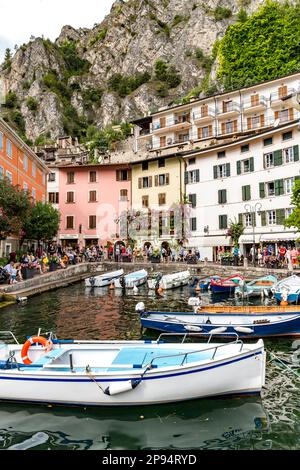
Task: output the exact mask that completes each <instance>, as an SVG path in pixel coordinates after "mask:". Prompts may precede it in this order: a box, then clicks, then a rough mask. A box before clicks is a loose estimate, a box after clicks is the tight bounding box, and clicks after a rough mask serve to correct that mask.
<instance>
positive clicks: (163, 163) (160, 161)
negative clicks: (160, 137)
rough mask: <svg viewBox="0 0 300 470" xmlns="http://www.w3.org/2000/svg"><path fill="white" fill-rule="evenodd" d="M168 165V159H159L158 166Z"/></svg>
mask: <svg viewBox="0 0 300 470" xmlns="http://www.w3.org/2000/svg"><path fill="white" fill-rule="evenodd" d="M165 166H166V161H165V159H164V158H160V159H159V160H158V168H164V167H165Z"/></svg>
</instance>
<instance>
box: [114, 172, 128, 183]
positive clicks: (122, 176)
mask: <svg viewBox="0 0 300 470" xmlns="http://www.w3.org/2000/svg"><path fill="white" fill-rule="evenodd" d="M117 181H129V170H117Z"/></svg>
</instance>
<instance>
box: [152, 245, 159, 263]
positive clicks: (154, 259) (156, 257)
mask: <svg viewBox="0 0 300 470" xmlns="http://www.w3.org/2000/svg"><path fill="white" fill-rule="evenodd" d="M160 260H161V253H160V250H159V248H154V250H153V251H152V253H151V256H150V261H151V263H160Z"/></svg>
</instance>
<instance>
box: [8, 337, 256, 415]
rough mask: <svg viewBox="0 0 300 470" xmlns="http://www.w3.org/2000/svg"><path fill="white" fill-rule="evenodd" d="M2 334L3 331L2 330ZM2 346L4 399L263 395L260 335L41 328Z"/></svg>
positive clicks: (105, 401) (102, 401)
mask: <svg viewBox="0 0 300 470" xmlns="http://www.w3.org/2000/svg"><path fill="white" fill-rule="evenodd" d="M2 333H3V332H2ZM11 335H12V336H13V338H14V340H15V342H14V343H9V344H6V343H1V345H0V400H7V401H18V402H35V403H56V404H66V405H93V406H97V405H99V406H111V405H125V406H129V405H142V404H159V403H168V402H178V401H185V400H190V399H195V398H201V397H213V396H219V395H236V394H239V395H240V394H243V393H247V394H249V393H252V394H259V393H260V392H261V389H262V386H263V385H264V381H265V351H264V343H263V341H262V340H259V341H257V342H256V343H252V344H244V343H243V342H242V341H241V340H238V339H236V340H235V341H233V342H230V343H214V344H213V343H194V342H193V343H191V342H184V339H185V336H186V335H184V336H182V338H183V341H181V342H178V343H167V342H165V341H161V340H160V338H158V340H157V341H149V340H146V341H82V340H65V341H64V340H58V339H56V338H55V336H54V335H52V334H50V335H49V337H48V339H47V338H45V337H43V336H41V335H40V331H39V333H38V335H37V336H33V337H31V338H29V339H28V340H27V341H26V342H25V343H24V344H18V343H17V340H16V338H15V336H14V335H13V334H12V333H11Z"/></svg>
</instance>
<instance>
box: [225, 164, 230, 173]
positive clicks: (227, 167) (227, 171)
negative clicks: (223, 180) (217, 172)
mask: <svg viewBox="0 0 300 470" xmlns="http://www.w3.org/2000/svg"><path fill="white" fill-rule="evenodd" d="M226 176H230V163H226Z"/></svg>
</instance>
